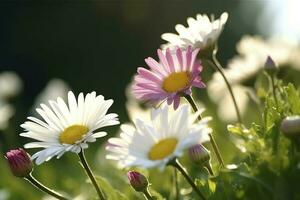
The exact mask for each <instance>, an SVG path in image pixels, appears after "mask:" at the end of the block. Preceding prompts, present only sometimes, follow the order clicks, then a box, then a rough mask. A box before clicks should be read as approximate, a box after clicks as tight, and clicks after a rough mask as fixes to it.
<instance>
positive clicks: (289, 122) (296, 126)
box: [280, 115, 300, 137]
mask: <svg viewBox="0 0 300 200" xmlns="http://www.w3.org/2000/svg"><path fill="white" fill-rule="evenodd" d="M280 129H281V131H282V132H283V133H284V135H285V136H287V137H295V136H300V116H299V115H294V116H288V117H286V118H285V119H283V120H282V122H281V126H280Z"/></svg>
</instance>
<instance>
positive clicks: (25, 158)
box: [4, 148, 33, 178]
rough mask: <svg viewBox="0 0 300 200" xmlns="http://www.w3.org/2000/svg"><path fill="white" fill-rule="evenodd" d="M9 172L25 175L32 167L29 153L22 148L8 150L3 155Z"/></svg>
mask: <svg viewBox="0 0 300 200" xmlns="http://www.w3.org/2000/svg"><path fill="white" fill-rule="evenodd" d="M4 157H5V158H6V159H7V161H8V163H9V167H10V170H11V172H12V173H13V175H15V176H17V177H21V178H23V177H27V176H28V175H29V174H30V173H31V172H32V169H33V163H32V161H31V158H30V156H29V154H28V153H27V152H26V151H25V150H24V149H22V148H19V149H15V150H10V151H8V152H7V153H6V154H5V156H4Z"/></svg>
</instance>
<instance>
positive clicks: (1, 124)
mask: <svg viewBox="0 0 300 200" xmlns="http://www.w3.org/2000/svg"><path fill="white" fill-rule="evenodd" d="M14 113H15V110H14V108H13V107H12V106H11V105H9V104H7V103H5V102H3V101H1V100H0V130H3V129H5V128H6V127H7V126H8V122H9V119H10V118H11V117H12V116H13V114H14Z"/></svg>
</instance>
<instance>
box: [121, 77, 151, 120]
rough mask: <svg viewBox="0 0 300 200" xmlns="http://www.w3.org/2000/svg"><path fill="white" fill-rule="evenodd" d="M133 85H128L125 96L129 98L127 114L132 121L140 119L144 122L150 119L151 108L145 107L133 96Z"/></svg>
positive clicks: (126, 105)
mask: <svg viewBox="0 0 300 200" xmlns="http://www.w3.org/2000/svg"><path fill="white" fill-rule="evenodd" d="M132 84H133V82H131V83H130V84H128V85H127V87H126V89H125V95H126V98H127V101H126V104H125V107H126V110H127V114H128V117H129V119H130V120H133V119H135V118H137V117H138V118H140V119H142V120H149V119H150V115H149V112H150V108H148V107H143V106H142V104H141V103H140V102H139V101H138V100H137V99H136V98H135V96H134V95H133V94H132V89H131V88H132Z"/></svg>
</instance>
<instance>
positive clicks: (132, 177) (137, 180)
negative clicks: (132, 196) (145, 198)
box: [127, 171, 149, 192]
mask: <svg viewBox="0 0 300 200" xmlns="http://www.w3.org/2000/svg"><path fill="white" fill-rule="evenodd" d="M127 177H128V179H129V182H130V185H131V186H132V187H133V189H135V191H137V192H143V191H145V190H146V189H147V187H148V185H149V182H148V180H147V178H146V177H145V176H144V175H143V174H141V173H139V172H137V171H129V172H128V173H127Z"/></svg>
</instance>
